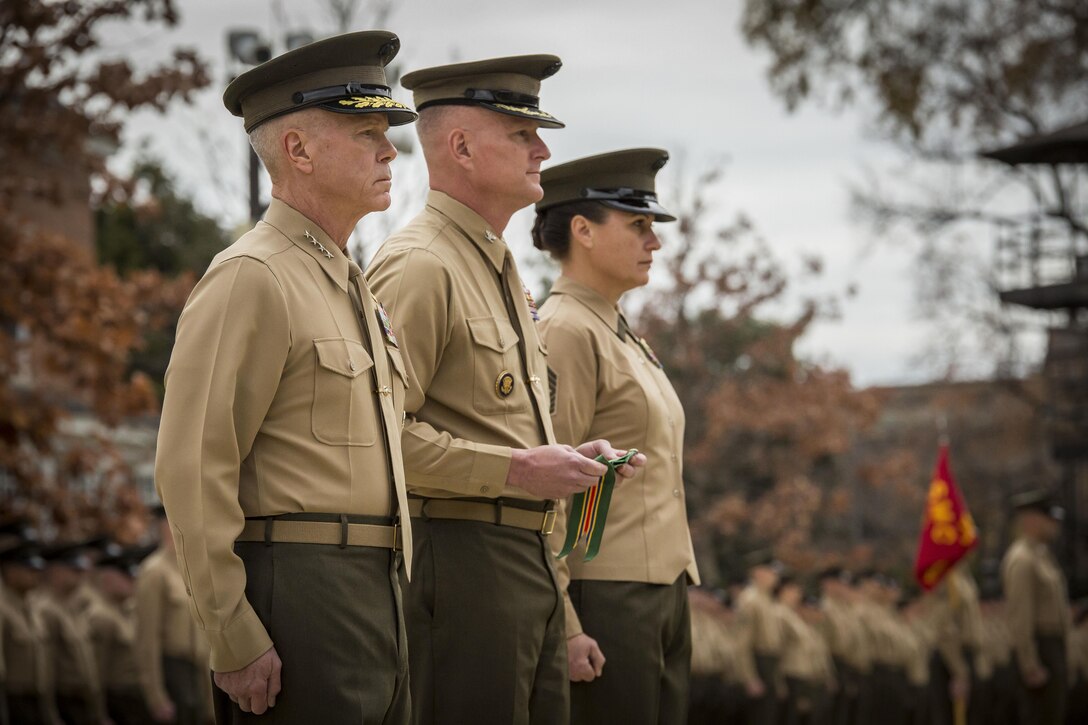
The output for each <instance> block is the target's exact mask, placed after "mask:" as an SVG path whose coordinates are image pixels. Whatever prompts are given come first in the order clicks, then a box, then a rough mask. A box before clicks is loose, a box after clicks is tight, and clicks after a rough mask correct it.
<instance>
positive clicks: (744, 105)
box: [107, 0, 928, 386]
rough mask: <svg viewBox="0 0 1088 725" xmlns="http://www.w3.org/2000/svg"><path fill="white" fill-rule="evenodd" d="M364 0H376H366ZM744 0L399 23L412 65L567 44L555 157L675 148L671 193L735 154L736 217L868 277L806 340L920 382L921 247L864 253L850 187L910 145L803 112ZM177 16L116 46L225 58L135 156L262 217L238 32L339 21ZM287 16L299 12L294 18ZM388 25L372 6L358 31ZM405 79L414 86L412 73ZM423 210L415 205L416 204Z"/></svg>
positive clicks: (837, 117) (505, 8)
mask: <svg viewBox="0 0 1088 725" xmlns="http://www.w3.org/2000/svg"><path fill="white" fill-rule="evenodd" d="M361 4H362V6H363V7H364V9H365V7H366V2H365V1H364V2H362V3H361ZM742 5H743V3H742V2H741V1H740V0H668V1H667V2H662V1H661V0H626V1H624V2H613V1H607V2H606V1H592V0H549V1H548V2H534V3H529V2H522V1H520V0H442V1H439V0H431V1H430V2H427V1H425V0H402V2H400V3H398V6H397V9H396V10H395V11H394V12H393V14H392V15H391V17H390V19H389V21H388V22H387V23H386V25H387V29H389V30H393V31H394V32H396V33H397V34H398V35H399V36H400V38H401V53H400V55H399V56H398V59H397V61H398V62H399V63H400V64H401V67H402V68H404V69H405V70H412V69H415V68H420V67H425V66H429V65H438V64H442V63H448V62H452V61H454V60H477V59H481V58H486V57H491V56H502V55H518V54H524V53H554V54H556V55H558V56H560V57H561V58H562V59H563V68H562V70H561V71H560V72H559V73H558V74H557V75H555V76H554V77H552V78H550V79H548V80H546V81H544V84H543V88H542V91H541V99H542V100H541V106H542V108H544V109H545V110H548V111H549V112H551V113H553V114H554V115H555V116H557V117H558V118H560V119H562V120H563V121H564V122H565V123H566V124H567V128H566V129H563V130H555V131H544V132H543V137H544V139H545V141H546V142H547V143H548V144H549V146H550V148H551V152H552V160H551V162H549V163H558V162H563V161H566V160H570V159H573V158H577V157H579V156H585V155H590V154H594V153H600V152H603V151H609V150H615V149H620V148H627V147H634V146H659V147H662V148H665V149H667V150H669V152H670V153H671V154H672V157H673V159H674V162H673V163H671V164H670V165H669V166H667V167H666V168H665V170H664V171H663V172H662V175H661V179H662V186H661V187H659V190H660V191H661V192H662V197H663V199H662V200H663V202H664V203H665V204H666V206H668V202H669V200H668V192H667V189H668V186H669V184H670V176H669V175H670V174H675V173H677V172H678V170H679V169H681V168H684V169H686V172H685V173H687V174H694V173H695V172H696V171H697V170H698V169H701V168H705V166H706V165H707V164H712V163H715V162H721V161H725V162H726V163H727V166H726V169H727V171H726V177H725V179H724V182H723V183H721V184H720V185H719V186H718V187H717V188H716V189H715V192H714V203H715V204H716V206H717V213H719V214H721V215H722V217H723V219H725V218H728V217H731V216H733V215H735V214H736V213H737V212H739V211H743V212H744V213H746V214H747V215H748V216H750V217H751V219H752V220H753V222H754V224H755V226H756V228H757V229H758V230H759V232H760V233H761V234H762V236H764V237H765V238H766V240H767V241H768V242H769V244H770V245H771V247H772V248H773V249H774V250H775V251H776V253H777V254H778V255H779V257H780V259H782V260H783V262H784V263H785V264H786V265H787V267H789V268H790V269H791V270H796V269H798V268H799V267H800V260H801V255H803V254H812V253H815V254H818V255H820V256H822V258H823V260H824V262H825V265H826V266H825V274H824V275H823V278H822V281H821V282H819V284H818V285H816V286H815V287H813V286H812V285H810V286H809V287H807V288H806V290H805V291H806V292H814V291H815V292H827V293H834V292H841V291H842V290H844V289H845V288H847V287H848V286H851V285H856V286H857V290H858V293H857V295H856V296H855V297H853V298H852V299H848V300H846V301H845V302H844V304H843V306H842V317H841V319H840V320H837V321H824V322H820V323H819V324H818V325H816V326H815V327H813V328H812V329H811V331H810V332H809V333H808V334H807V335H806V336H805V338H804V339H803V341H802V343H801V348H800V352H801V353H802V354H803V355H806V356H808V357H811V358H815V359H817V360H820V361H823V362H828V363H831V364H834V365H838V366H844V367H846V368H848V369H849V370H850V371H851V372H852V374H853V379H854V382H855V384H857V385H859V386H865V385H872V384H886V383H903V382H918V381H919V375H920V374H922V373H920V372H919V370H918V368H917V366H916V365H912V362H913V359H914V358H915V356H916V355H917V353H918V352H919V350H920V349H921V348H922V347H923V346H924V344H925V342H926V336H927V334H928V328H927V327H926V326H925V324H924V323H923V322H921V321H920V320H918V319H917V317H916V315H915V313H914V312H913V309H912V308H913V305H912V284H911V275H910V264H911V257H910V255H909V254H908V253H906V252H897V251H895V250H894V249H893V248H892V247H891V246H880V247H878V248H877V249H876V251H875V252H872V253H869V254H863V253H862V250H863V249H864V248H865V247H866V243H867V241H869V240H868V237H867V230H866V229H865V228H864V227H863V226H861V225H860V224H858V223H855V222H854V221H853V220H852V219H851V216H850V210H849V192H848V186H849V184H850V183H851V182H854V183H857V182H859V181H860V179H862V178H863V176H864V170H865V169H866V168H876V169H881V168H889V167H890V166H891V165H892V162H893V161H894V159H895V158H896V157H895V156H894V155H892V153H891V151H890V150H889V149H888V148H887V147H885V146H883V145H881V144H878V143H875V142H872V141H867V140H865V138H864V134H863V120H862V118H861V116H860V115H859V114H858V113H856V112H852V113H844V114H833V113H831V112H828V111H824V110H821V109H818V108H816V107H812V106H809V107H806V108H804V109H802V111H800V112H797V113H794V114H789V113H787V112H786V110H785V108H784V106H783V104H782V103H781V101H779V100H778V99H777V98H776V97H774V96H772V95H771V93H770V90H769V88H768V85H767V82H766V79H765V69H766V66H767V57H766V55H765V54H762V53H757V52H755V51H753V50H752V49H751V48H749V47H748V46H747V45H745V43H744V41H743V39H742V38H741V35H740V32H739V22H740V13H741V9H742ZM178 6H179V8H180V11H181V14H182V19H181V24H180V25H179V26H178V27H177V28H175V29H173V30H169V31H167V30H159V29H154V30H152V29H145V30H142V31H140V32H137V33H135V34H134V33H132V30H131V27H129V28H127V29H125V30H124V31H123V34H122V32H121V31H120V30H119V31H118V32H117V33H111V34H110V35H109V36H108V38H109V41H108V43H107V50H108V51H109V52H118V53H124V54H126V55H134V56H136V57H137V58H139V59H140V60H141V61H143V60H147V61H151V60H154V59H161V58H163V57H164V55H165V51H166V49H168V48H170V47H173V46H179V45H181V46H190V47H195V48H196V49H197V50H198V51H199V52H200V53H201V55H202V56H203V57H204V58H205V59H206V60H208V61H209V63H210V65H211V68H212V70H213V73H214V77H215V82H214V83H213V87H212V88H210V89H208V90H207V91H206V92H204V93H202V94H201V96H200V98H199V100H198V103H197V105H196V106H195V107H190V108H176V109H173V110H172V111H171V112H170V113H169V114H168V115H167V116H166V117H162V116H156V115H152V114H145V113H141V114H137V115H135V116H134V117H133V118H132V119H131V121H130V122H129V124H128V129H127V137H126V141H127V143H126V147H125V149H123V150H122V152H121V153H120V154H119V155H118V158H117V161H116V163H117V164H119V165H121V164H124V163H126V162H127V161H128V160H130V159H131V158H132V154H133V149H134V148H135V147H136V146H137V145H138V144H139V143H141V142H144V143H147V144H148V145H149V146H150V148H151V150H152V152H153V153H155V154H156V155H158V156H160V157H162V158H164V159H165V160H166V162H167V165H168V167H169V168H170V169H171V170H172V171H174V172H175V174H176V175H177V176H178V177H179V178H180V180H181V182H182V184H183V185H184V188H185V189H186V190H187V191H189V192H191V193H193V194H194V195H195V196H196V198H197V200H198V202H199V204H200V206H201V208H203V209H204V210H206V211H208V212H209V213H211V214H214V215H216V216H217V217H219V218H221V219H222V220H223V222H224V223H225V224H228V225H230V226H235V225H239V224H241V223H243V222H244V220H245V215H246V197H245V188H246V187H245V168H246V167H245V163H246V155H245V154H246V147H245V140H244V136H243V134H242V130H241V123H240V121H239V120H238V119H235V118H233V117H232V116H230V115H229V114H228V113H227V112H226V110H225V109H224V108H223V106H222V102H221V100H220V97H221V94H222V89H223V86H224V85H225V81H226V78H227V77H228V73H229V70H228V66H227V59H226V34H227V31H228V30H229V29H238V28H253V29H255V30H258V31H260V32H261V33H263V34H265V35H266V36H268V37H269V38H270V39H271V40H272V41H273V43H274V44H278V45H280V46H281V47H279V48H277V50H278V51H282V49H283V48H282V43H283V42H284V41H283V39H284V37H285V35H286V33H287V32H288V31H291V30H300V29H308V30H311V31H313V32H314V33H315V34H317V35H326V34H329V33H331V32H332V31H333V29H334V26H333V24H332V20H331V17H330V15H329V14H328V13H327V12H326V11H325V10H324V6H323V3H321V2H320V1H319V0H313V1H311V2H305V3H302V2H287V1H286V0H284V1H282V2H271V1H270V0H230V1H229V2H227V1H225V0H179V2H178ZM284 20H285V21H286V22H284ZM371 28H373V25H372V20H371V19H368V18H367V17H366V14H365V12H360V13H359V14H358V15H357V17H356V18H355V22H354V25H353V28H352V29H354V30H363V29H371ZM394 95H396V96H398V97H399V98H400V99H402V100H405V101H407V102H409V103H410V102H411V98H410V94H409V93H407V92H405V91H404V90H403V89H401V88H396V89H394ZM399 163H400V162H399V161H398V162H394V176H395V181H394V195H395V197H396V199H395V201H394V210H399V211H400V213H405V210H406V209H407V208H408V207H412V206H418V203H419V201H418V200H419V199H420V198H421V193H420V189H422V188H423V186H424V185H425V177H424V176H423V173H422V170H421V169H418V168H414V167H409V166H406V167H405V168H400V167H398V164H399ZM413 211H414V210H413ZM530 222H531V218H530V215H529V214H528V213H522V214H519V215H518V216H517V217H515V219H514V221H513V222H512V223H511V226H510V228H509V229H508V230H507V233H506V238H507V240H508V241H510V242H511V245H512V246H513V247H514V249H515V252H516V253H517V254H518V255H519V259H522V260H523V267H525V266H526V265H525V264H524V260H525V258H526V257H528V256H531V255H535V254H537V252H536V251H535V250H534V249H532V247H531V244H530V243H529V241H528V228H529V224H530Z"/></svg>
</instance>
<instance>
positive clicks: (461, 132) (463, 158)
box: [446, 128, 473, 168]
mask: <svg viewBox="0 0 1088 725" xmlns="http://www.w3.org/2000/svg"><path fill="white" fill-rule="evenodd" d="M446 144H447V147H448V148H449V152H450V156H451V157H452V158H453V160H454V163H456V164H457V165H458V166H462V167H465V168H469V167H471V166H472V161H473V159H472V135H471V132H469V131H466V130H465V129H463V128H455V129H453V130H452V131H450V135H449V136H447V137H446Z"/></svg>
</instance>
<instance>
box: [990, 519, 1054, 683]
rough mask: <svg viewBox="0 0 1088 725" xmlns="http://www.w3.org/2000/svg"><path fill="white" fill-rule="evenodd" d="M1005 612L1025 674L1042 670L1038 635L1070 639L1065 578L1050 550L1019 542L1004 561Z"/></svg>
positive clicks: (1019, 661)
mask: <svg viewBox="0 0 1088 725" xmlns="http://www.w3.org/2000/svg"><path fill="white" fill-rule="evenodd" d="M1001 580H1002V583H1003V584H1004V587H1005V613H1006V615H1007V616H1008V622H1009V634H1010V636H1011V637H1012V646H1013V650H1014V651H1015V652H1016V657H1017V663H1018V664H1019V666H1020V669H1021V672H1023V673H1025V674H1026V673H1027V672H1029V671H1031V670H1034V669H1036V668H1039V667H1041V666H1042V665H1041V663H1040V661H1039V652H1038V650H1037V649H1036V647H1035V636H1036V635H1043V636H1048V635H1049V636H1054V637H1066V636H1067V635H1068V634H1069V629H1070V617H1069V597H1068V595H1067V594H1066V588H1065V576H1063V575H1062V570H1061V569H1059V568H1058V562H1056V561H1055V560H1054V555H1053V554H1051V553H1050V549H1049V547H1047V545H1046V544H1044V543H1041V542H1033V541H1030V540H1028V539H1024V538H1021V539H1017V540H1016V541H1015V542H1013V545H1012V546H1010V547H1009V550H1008V551H1007V552H1006V553H1005V558H1004V560H1003V561H1002V562H1001Z"/></svg>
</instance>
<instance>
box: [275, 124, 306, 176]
mask: <svg viewBox="0 0 1088 725" xmlns="http://www.w3.org/2000/svg"><path fill="white" fill-rule="evenodd" d="M310 141H311V139H310V138H308V137H307V135H306V131H304V130H302V129H300V128H289V129H287V132H286V133H285V134H284V135H283V137H282V138H281V139H280V142H281V143H282V144H283V150H284V154H285V156H286V159H287V163H288V165H290V166H291V167H292V168H294V169H296V170H298V171H300V172H302V173H303V174H311V173H313V170H314V161H313V159H312V158H311V157H310V149H309V144H310Z"/></svg>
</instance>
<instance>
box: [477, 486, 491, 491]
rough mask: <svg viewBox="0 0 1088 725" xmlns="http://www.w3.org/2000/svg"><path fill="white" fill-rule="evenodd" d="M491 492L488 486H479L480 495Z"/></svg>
mask: <svg viewBox="0 0 1088 725" xmlns="http://www.w3.org/2000/svg"><path fill="white" fill-rule="evenodd" d="M490 490H491V487H490V486H480V493H487V492H488V491H490Z"/></svg>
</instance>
